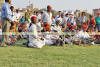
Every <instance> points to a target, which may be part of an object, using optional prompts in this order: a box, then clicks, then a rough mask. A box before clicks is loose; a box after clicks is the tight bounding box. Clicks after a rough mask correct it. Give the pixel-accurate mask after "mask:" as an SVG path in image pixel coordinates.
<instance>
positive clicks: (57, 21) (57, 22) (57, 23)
mask: <svg viewBox="0 0 100 67" xmlns="http://www.w3.org/2000/svg"><path fill="white" fill-rule="evenodd" d="M60 22H61V21H60V18H58V19H57V20H56V25H57V26H59V24H60Z"/></svg>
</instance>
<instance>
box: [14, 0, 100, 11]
mask: <svg viewBox="0 0 100 67" xmlns="http://www.w3.org/2000/svg"><path fill="white" fill-rule="evenodd" d="M30 3H33V4H34V5H35V6H36V7H37V8H46V6H47V5H51V6H52V8H53V9H55V10H57V11H58V10H76V9H81V10H88V12H89V13H91V12H92V9H94V8H100V7H99V6H100V0H30ZM12 5H13V6H15V8H25V7H26V6H27V5H29V0H12Z"/></svg>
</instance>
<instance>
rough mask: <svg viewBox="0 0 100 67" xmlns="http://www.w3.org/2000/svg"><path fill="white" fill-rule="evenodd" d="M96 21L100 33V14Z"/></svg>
mask: <svg viewBox="0 0 100 67" xmlns="http://www.w3.org/2000/svg"><path fill="white" fill-rule="evenodd" d="M95 21H96V27H97V29H98V32H100V13H98V16H97V17H95Z"/></svg>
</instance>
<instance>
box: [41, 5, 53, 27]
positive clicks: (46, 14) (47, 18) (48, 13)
mask: <svg viewBox="0 0 100 67" xmlns="http://www.w3.org/2000/svg"><path fill="white" fill-rule="evenodd" d="M51 10H52V8H51V6H50V5H48V6H47V11H46V12H44V13H43V15H42V21H43V23H44V24H45V23H48V24H49V25H50V26H51V24H52V23H53V22H52V13H51Z"/></svg>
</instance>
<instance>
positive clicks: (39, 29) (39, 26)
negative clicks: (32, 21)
mask: <svg viewBox="0 0 100 67" xmlns="http://www.w3.org/2000/svg"><path fill="white" fill-rule="evenodd" d="M36 25H37V30H38V31H41V30H42V29H43V27H42V26H41V23H40V22H38V23H37V24H36Z"/></svg>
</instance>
